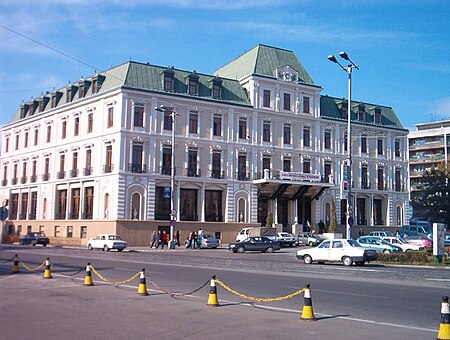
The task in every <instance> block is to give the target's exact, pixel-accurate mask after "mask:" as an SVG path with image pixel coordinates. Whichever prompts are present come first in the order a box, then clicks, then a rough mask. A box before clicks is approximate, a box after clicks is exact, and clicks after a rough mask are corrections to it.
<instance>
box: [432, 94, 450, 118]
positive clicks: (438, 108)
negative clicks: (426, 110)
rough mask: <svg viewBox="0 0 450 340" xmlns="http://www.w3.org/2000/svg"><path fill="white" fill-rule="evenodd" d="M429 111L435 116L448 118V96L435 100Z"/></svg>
mask: <svg viewBox="0 0 450 340" xmlns="http://www.w3.org/2000/svg"><path fill="white" fill-rule="evenodd" d="M430 112H431V113H433V114H435V115H436V117H435V118H441V119H450V97H446V98H441V99H439V100H438V101H436V104H435V107H434V108H432V109H431V110H430Z"/></svg>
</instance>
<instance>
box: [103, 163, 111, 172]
mask: <svg viewBox="0 0 450 340" xmlns="http://www.w3.org/2000/svg"><path fill="white" fill-rule="evenodd" d="M113 168H114V165H112V164H105V165H103V173H104V174H109V173H111V172H112V171H113Z"/></svg>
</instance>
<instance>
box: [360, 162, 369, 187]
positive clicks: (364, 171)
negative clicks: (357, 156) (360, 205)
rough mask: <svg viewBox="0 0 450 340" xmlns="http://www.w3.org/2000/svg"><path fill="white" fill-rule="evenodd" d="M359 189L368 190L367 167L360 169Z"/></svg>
mask: <svg viewBox="0 0 450 340" xmlns="http://www.w3.org/2000/svg"><path fill="white" fill-rule="evenodd" d="M361 189H369V177H368V171H367V166H363V167H361Z"/></svg>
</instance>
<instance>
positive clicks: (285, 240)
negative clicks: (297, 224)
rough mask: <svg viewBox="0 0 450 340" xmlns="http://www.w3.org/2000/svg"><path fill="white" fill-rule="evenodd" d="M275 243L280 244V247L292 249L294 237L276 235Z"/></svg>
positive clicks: (284, 233) (281, 233)
mask: <svg viewBox="0 0 450 340" xmlns="http://www.w3.org/2000/svg"><path fill="white" fill-rule="evenodd" d="M277 241H278V242H280V245H281V246H282V247H284V246H288V247H293V246H294V245H295V238H294V235H292V234H289V233H286V232H279V233H277Z"/></svg>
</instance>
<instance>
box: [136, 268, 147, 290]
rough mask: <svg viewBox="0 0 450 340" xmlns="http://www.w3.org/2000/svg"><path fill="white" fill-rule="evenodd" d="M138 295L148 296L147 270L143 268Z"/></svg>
mask: <svg viewBox="0 0 450 340" xmlns="http://www.w3.org/2000/svg"><path fill="white" fill-rule="evenodd" d="M138 294H139V295H148V292H147V283H146V280H145V268H142V271H141V276H140V279H139V288H138Z"/></svg>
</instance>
